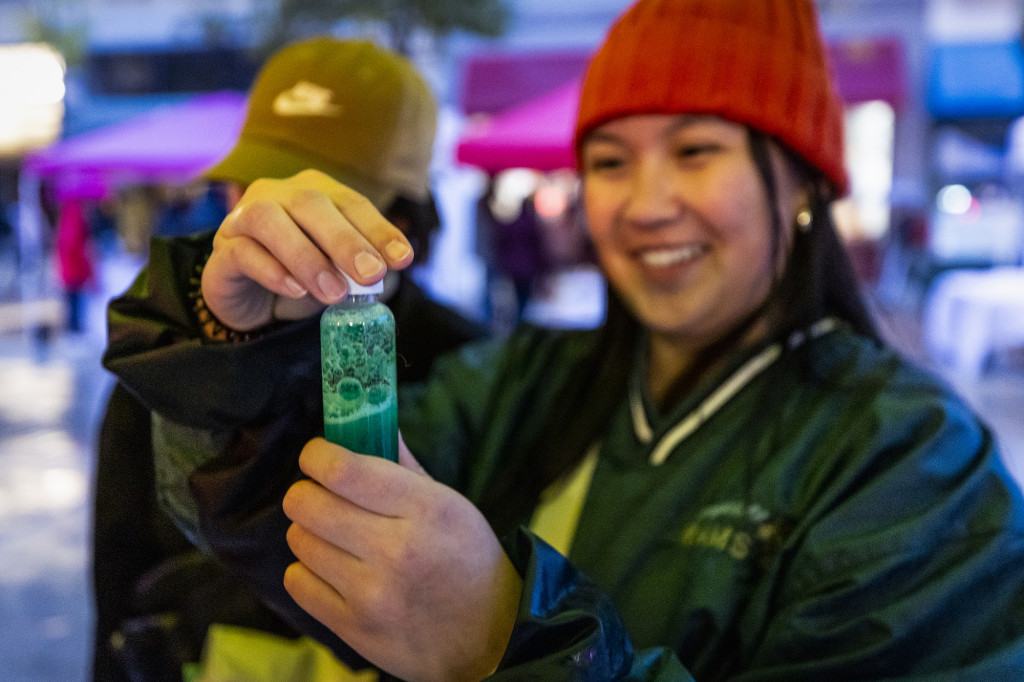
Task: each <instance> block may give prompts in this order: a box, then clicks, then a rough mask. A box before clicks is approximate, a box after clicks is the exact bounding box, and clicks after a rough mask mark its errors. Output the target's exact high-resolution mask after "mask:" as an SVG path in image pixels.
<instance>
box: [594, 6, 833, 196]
mask: <svg viewBox="0 0 1024 682" xmlns="http://www.w3.org/2000/svg"><path fill="white" fill-rule="evenodd" d="M655 112H656V113H702V114H714V115H716V116H721V117H722V118H725V119H728V120H730V121H734V122H736V123H742V124H745V125H748V126H750V127H751V128H755V129H757V130H759V131H761V132H763V133H767V134H768V135H771V136H774V137H775V138H777V139H779V140H780V141H781V142H783V143H784V144H785V145H787V146H788V147H789V148H790V149H791V150H793V151H794V152H796V153H797V154H798V155H799V156H801V157H803V158H804V159H805V160H806V161H807V162H809V163H810V164H811V165H813V166H814V167H816V168H818V169H819V170H821V171H822V173H824V174H825V176H826V177H827V178H828V179H829V180H831V181H832V183H833V184H834V186H835V189H836V191H837V193H838V194H845V193H846V191H847V190H848V180H847V177H846V170H845V167H844V165H843V108H842V104H841V102H840V100H839V97H838V96H837V94H836V91H835V87H834V85H833V83H832V78H831V73H830V70H829V66H828V63H827V58H826V55H825V47H824V43H823V40H822V37H821V34H820V32H819V29H818V17H817V13H816V11H815V8H814V2H813V0H639V2H637V3H636V4H634V5H633V6H632V7H630V8H629V9H628V10H626V12H625V13H624V14H623V15H622V16H621V17H619V19H618V20H617V21H616V22H615V24H614V25H613V26H612V28H611V30H610V32H609V33H608V37H607V38H606V39H605V42H604V44H603V45H602V46H601V47H600V49H599V50H598V52H597V53H596V54H595V55H594V58H593V60H592V61H591V62H590V66H589V67H588V69H587V74H586V77H585V79H584V81H583V91H582V95H581V98H580V111H579V118H578V119H577V122H576V139H575V144H576V150H577V153H578V152H579V149H580V144H581V142H582V141H583V139H584V137H585V136H586V135H587V133H589V132H590V131H591V130H592V129H593V128H595V127H596V126H599V125H601V124H602V123H605V122H607V121H609V120H611V119H613V118H618V117H620V116H625V115H629V114H637V113H655Z"/></svg>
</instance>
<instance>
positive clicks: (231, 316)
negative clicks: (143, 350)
mask: <svg viewBox="0 0 1024 682" xmlns="http://www.w3.org/2000/svg"><path fill="white" fill-rule="evenodd" d="M412 259H413V252H412V247H411V246H410V244H409V242H408V240H407V239H406V238H405V235H403V234H402V232H401V230H399V229H398V228H397V227H395V226H394V225H392V224H391V223H389V222H388V221H387V220H386V219H385V218H384V217H383V216H382V215H381V214H380V212H379V211H378V210H377V208H376V207H374V205H373V204H372V203H371V202H370V201H369V200H368V199H366V198H365V197H363V196H362V195H360V194H359V193H357V192H355V191H354V190H352V189H350V188H348V187H346V186H345V185H342V184H340V183H338V182H337V181H335V180H334V179H332V178H331V177H329V176H327V175H326V174H324V173H321V172H318V171H312V170H309V171H303V172H301V173H299V174H297V175H295V176H293V177H291V178H286V179H283V180H277V179H261V180H257V181H255V182H253V183H252V184H251V185H250V186H249V187H248V188H247V189H246V191H245V193H244V194H243V195H242V197H241V199H240V200H239V203H238V205H237V206H236V207H235V208H234V210H232V211H231V213H230V214H229V215H228V216H227V217H226V218H225V220H224V221H223V223H222V224H221V227H220V229H219V230H218V232H217V236H216V238H215V240H214V252H213V254H212V255H211V257H210V260H209V262H208V263H207V268H208V269H209V270H210V273H209V275H208V274H207V272H206V271H205V270H204V275H203V295H204V298H205V300H206V303H207V305H208V306H209V307H210V309H211V310H212V311H213V312H214V314H216V315H217V316H218V317H219V318H221V320H222V321H223V322H225V323H226V324H229V326H233V327H235V328H239V329H241V328H243V327H253V326H257V325H258V324H265V323H266V322H268V321H269V319H268V318H269V315H270V310H271V308H272V307H273V306H275V305H276V304H275V303H274V301H273V295H275V294H276V295H277V296H280V297H284V298H286V299H291V300H301V299H304V298H307V296H308V298H309V300H310V301H312V300H315V301H316V302H318V303H319V308H318V307H317V306H315V305H311V304H310V303H304V304H302V305H299V306H290V305H284V306H283V307H282V311H283V313H284V315H285V316H286V318H285V319H293V316H295V315H302V314H307V315H308V314H312V313H311V312H310V311H311V310H312V311H316V310H318V309H322V306H324V305H329V304H331V303H336V302H337V301H339V300H341V299H342V298H343V297H344V296H345V294H346V292H347V285H346V283H345V279H344V277H343V276H342V272H345V273H348V274H349V276H351V277H352V279H353V280H355V281H356V282H358V283H359V284H364V285H365V284H372V283H374V282H377V281H379V280H380V278H381V277H383V276H384V273H385V272H386V271H387V269H389V268H390V269H395V270H400V269H402V268H405V267H407V266H408V265H409V264H411V263H412ZM252 284H255V285H258V287H259V289H258V290H257V289H256V288H254V287H253V286H250V285H252ZM256 299H258V300H256ZM254 309H257V310H258V314H254V312H253V310H254ZM270 319H272V318H270Z"/></svg>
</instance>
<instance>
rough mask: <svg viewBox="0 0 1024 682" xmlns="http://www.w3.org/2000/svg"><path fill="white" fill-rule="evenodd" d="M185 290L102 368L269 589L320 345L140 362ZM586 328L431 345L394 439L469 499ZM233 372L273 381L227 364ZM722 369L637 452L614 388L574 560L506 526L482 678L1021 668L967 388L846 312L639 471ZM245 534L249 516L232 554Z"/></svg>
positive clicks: (993, 503)
mask: <svg viewBox="0 0 1024 682" xmlns="http://www.w3.org/2000/svg"><path fill="white" fill-rule="evenodd" d="M152 281H153V280H152V279H151V283H152ZM164 288H166V287H164ZM178 298H179V302H178V303H176V304H173V305H171V307H170V309H168V310H164V311H162V312H161V311H160V308H161V305H163V304H154V301H157V300H160V301H164V302H166V301H171V300H173V299H174V296H173V295H172V294H171V293H170V292H168V291H166V290H161V291H160V292H159V293H156V292H154V293H153V294H151V297H150V299H149V303H148V304H147V305H145V306H136V307H135V308H134V309H133V310H132V314H131V315H126V316H125V317H123V318H122V319H119V320H117V322H116V324H115V329H113V330H112V331H113V338H115V339H116V340H117V341H115V343H114V344H112V350H111V351H110V352H109V353H108V356H107V363H108V367H110V368H111V369H112V370H113V371H115V372H116V373H117V374H118V376H119V377H120V378H121V379H122V381H124V382H125V383H126V384H127V385H129V386H130V387H132V388H133V390H134V391H135V392H137V393H138V394H139V395H140V396H142V397H143V398H147V399H148V401H149V403H150V404H151V405H154V406H157V407H158V408H160V409H161V410H162V411H164V412H165V414H167V415H171V418H172V419H173V420H174V421H175V422H177V423H178V424H179V426H183V427H184V428H181V429H177V430H176V433H175V434H174V442H175V443H176V444H177V447H180V448H185V449H187V450H189V451H190V455H189V459H188V461H189V462H192V463H196V462H202V463H201V464H199V465H198V466H197V468H196V469H194V470H193V472H192V475H191V476H186V478H187V479H188V481H189V486H190V489H191V490H192V491H193V492H194V493H195V492H197V491H198V492H201V495H199V496H198V497H199V499H198V501H197V509H198V511H199V514H200V516H201V526H202V529H203V531H204V532H205V533H206V540H207V542H209V543H210V544H211V546H212V547H214V548H215V549H216V548H222V549H223V548H228V549H229V550H230V551H229V552H228V554H230V555H231V556H230V557H229V558H232V559H233V560H235V561H236V562H237V563H238V565H241V566H245V567H248V568H250V569H252V570H253V571H254V572H256V573H259V572H262V573H264V574H266V577H267V580H266V584H267V585H268V586H270V585H272V583H274V582H275V581H277V582H279V575H280V573H279V572H277V571H279V570H280V567H279V566H278V565H275V564H273V562H268V563H267V564H266V565H265V566H263V567H261V568H258V569H257V568H253V567H254V566H256V565H257V564H258V563H259V562H260V561H262V560H263V558H264V557H266V556H269V555H270V554H272V551H270V550H273V549H274V547H275V544H276V545H283V543H284V539H283V530H284V528H285V527H286V525H285V524H286V520H283V519H276V520H273V522H269V521H268V523H267V524H266V525H263V526H259V528H258V529H257V528H256V526H252V525H251V524H252V523H254V522H255V520H259V519H263V518H264V516H261V515H260V514H256V513H255V512H253V513H249V512H248V511H247V510H246V509H245V504H246V501H247V500H250V499H252V497H253V495H256V494H259V495H262V496H265V497H267V498H275V499H276V500H277V501H278V502H279V496H280V494H283V490H285V489H286V488H287V485H288V484H289V482H290V480H294V479H293V477H294V476H296V475H297V473H296V471H295V466H294V459H295V457H297V453H298V451H299V449H300V448H301V446H302V444H303V443H304V442H305V441H306V440H308V438H309V437H311V436H313V435H316V433H315V426H314V425H315V424H316V419H317V415H315V414H314V413H313V412H314V411H315V405H312V406H308V410H309V411H310V413H309V414H304V413H302V411H301V410H297V408H296V407H295V406H296V405H301V404H302V403H303V401H304V400H305V399H306V397H305V396H306V392H308V391H311V390H313V389H311V386H313V387H315V386H316V384H315V382H314V381H313V380H312V379H311V378H310V377H306V376H305V375H304V371H299V369H298V368H297V364H296V362H295V361H294V360H295V358H304V357H306V356H310V355H312V354H313V351H314V350H315V349H314V348H312V347H309V344H314V343H315V339H312V340H311V339H310V338H309V336H308V335H305V334H304V333H302V332H301V330H298V329H296V330H283V331H282V333H281V335H277V336H272V337H267V338H264V339H262V340H259V341H256V342H254V343H252V344H245V345H244V346H242V347H238V348H234V349H230V348H228V349H225V348H223V347H221V348H216V349H211V348H210V347H208V346H203V345H196V344H194V343H192V342H190V341H188V340H187V339H186V338H182V339H181V340H180V341H175V342H173V343H168V344H167V345H164V346H162V347H161V348H159V354H160V356H161V357H160V362H159V367H158V368H156V369H154V366H153V365H152V364H146V363H145V362H144V360H145V359H147V358H148V357H152V355H151V351H152V349H150V348H146V347H145V346H146V344H145V343H139V344H135V345H134V347H133V344H132V343H122V342H124V341H125V340H126V339H131V338H132V334H133V330H139V329H145V328H146V326H147V325H151V324H153V322H154V320H157V319H159V317H160V316H161V315H163V316H168V317H173V316H174V311H173V309H174V306H175V305H178V306H183V305H185V304H184V303H183V302H181V300H180V299H181V297H180V296H179V297H178ZM158 313H159V314H158ZM133 318H134V319H133ZM593 339H594V336H593V334H591V333H589V332H550V331H545V330H536V329H529V328H524V329H522V330H520V331H519V332H517V333H516V334H515V335H513V337H511V338H510V339H508V340H507V341H505V342H501V343H497V342H496V343H491V344H482V345H476V346H473V347H470V348H466V349H465V350H463V351H462V352H460V353H458V354H457V355H453V356H449V357H448V358H445V359H444V360H443V361H441V362H439V363H437V364H436V365H435V372H434V374H433V376H432V379H431V381H430V382H428V383H426V384H424V385H422V386H418V387H416V388H414V389H410V390H406V391H404V392H403V393H402V394H401V395H400V400H399V405H400V426H401V430H402V434H403V437H404V439H405V441H406V442H407V444H408V445H409V447H410V449H411V450H412V451H413V452H414V453H415V454H416V456H417V457H418V458H419V459H420V461H421V463H423V464H424V466H425V467H426V468H427V470H428V471H430V472H431V473H432V474H433V475H434V476H435V477H436V478H438V479H439V480H441V481H443V482H445V483H448V484H450V485H452V486H454V487H456V488H458V489H459V490H461V491H463V492H464V493H465V494H466V495H467V496H468V497H469V498H470V499H471V500H474V501H479V498H480V496H481V495H482V494H483V491H484V489H485V487H486V484H487V482H488V481H489V480H491V478H492V477H493V476H495V475H501V472H502V471H504V470H505V469H506V468H507V467H508V465H509V461H508V460H509V457H510V456H511V454H510V453H513V452H517V451H518V448H519V447H520V446H521V445H522V444H523V443H527V442H531V441H532V439H533V438H534V437H535V435H536V430H537V428H539V425H540V424H541V423H542V421H543V418H544V416H545V415H546V414H547V413H548V411H549V410H550V409H551V408H552V406H553V401H554V400H555V396H556V394H557V393H556V392H557V388H558V386H559V385H560V384H561V382H564V381H567V380H568V379H569V377H570V376H571V374H572V371H573V368H574V367H575V366H576V365H577V363H578V361H579V358H580V357H581V356H582V355H583V354H585V353H586V351H587V350H588V349H589V347H590V344H592V343H593ZM302 344H307V347H306V348H305V351H302V350H301V349H300V348H298V346H301V345H302ZM211 352H217V353H221V354H223V356H224V357H223V360H224V362H216V361H214V359H212V358H210V357H207V354H208V353H211ZM218 357H220V356H218ZM744 359H745V358H735V359H734V362H733V365H732V366H733V367H735V366H738V365H739V364H740V363H741V362H742V361H743V360H744ZM193 361H196V362H198V363H200V365H201V366H202V367H203V369H204V371H205V372H208V373H209V374H207V375H205V376H204V377H203V381H204V382H210V383H214V384H228V385H225V386H220V387H219V388H218V390H217V391H216V392H214V393H211V394H206V393H204V392H196V391H194V390H192V389H191V384H190V382H191V380H192V373H191V372H185V371H183V368H186V367H189V366H190V363H192V362H193ZM246 365H248V366H249V367H252V368H275V370H276V371H280V372H286V373H287V376H288V377H289V380H279V381H276V382H274V381H266V380H265V379H262V378H261V377H260V376H259V375H260V373H259V372H253V371H249V372H241V371H239V370H240V369H241V368H242V367H244V366H246ZM306 371H308V372H312V371H313V370H312V368H307V369H306ZM318 376H319V375H317V378H318ZM723 379H724V376H719V377H717V378H715V379H712V380H709V381H708V382H707V383H706V384H705V385H703V386H701V387H699V388H698V389H697V390H696V391H695V392H694V393H693V395H691V396H688V397H687V398H686V399H685V400H684V401H683V402H682V403H681V404H679V405H677V406H675V407H674V408H673V409H672V410H670V411H669V412H668V413H666V414H663V415H655V414H648V420H649V421H650V423H651V426H652V428H653V430H654V438H653V440H652V441H650V442H647V443H643V442H640V441H639V440H638V439H637V437H636V435H635V433H634V429H633V424H632V419H631V416H630V412H629V405H628V399H627V396H625V395H623V396H622V400H621V407H620V409H619V410H618V411H617V413H616V414H615V415H614V417H613V418H612V419H611V420H610V422H609V424H608V429H607V432H606V433H605V434H603V438H601V441H602V449H601V456H600V459H599V461H598V464H597V467H596V469H595V472H594V478H593V482H592V485H591V488H590V490H589V493H588V496H587V499H586V502H585V505H584V509H583V513H582V515H581V519H580V523H579V526H578V529H577V534H576V537H575V539H574V542H573V545H572V550H571V554H570V557H568V559H566V558H565V557H562V556H560V555H558V554H557V552H554V551H553V550H551V549H550V548H548V547H547V546H546V545H544V543H542V542H540V541H539V540H538V539H537V538H535V537H533V536H532V535H530V534H529V533H526V532H522V533H520V534H518V535H517V536H515V537H513V538H506V539H505V546H506V549H507V551H508V552H509V555H510V557H512V559H513V561H514V563H515V564H516V566H517V568H518V569H519V570H520V571H521V572H522V574H523V575H524V578H525V581H526V582H525V592H524V595H523V600H522V603H521V605H520V612H519V616H518V622H517V626H516V630H515V632H514V634H513V638H512V641H511V643H510V646H509V649H508V651H507V652H506V656H505V660H504V662H503V664H502V667H501V668H500V669H499V671H498V673H497V674H496V675H495V679H500V680H504V679H507V680H513V679H515V680H519V679H542V680H560V679H564V680H577V679H594V680H598V679H630V680H690V679H696V680H700V681H701V682H706V681H710V680H730V681H733V682H769V681H775V680H779V681H782V680H786V681H787V682H793V681H799V680H808V681H811V680H814V681H819V680H907V681H910V680H913V681H916V682H925V681H926V680H927V681H929V682H930V681H936V680H953V679H956V680H979V681H981V680H984V681H986V682H988V681H991V680H1020V679H1024V571H1022V570H1021V568H1020V566H1021V565H1024V503H1022V500H1021V495H1020V491H1019V489H1018V488H1017V487H1016V485H1015V484H1014V482H1013V480H1012V479H1011V477H1010V476H1009V474H1008V473H1007V471H1006V469H1005V467H1004V466H1003V464H1002V462H1001V461H1000V459H999V454H998V450H997V448H996V445H995V443H994V441H993V438H992V434H991V433H990V432H989V430H988V429H987V428H986V427H985V425H984V424H982V423H980V422H979V421H978V419H977V418H976V417H974V416H973V415H972V414H971V412H970V411H969V409H968V408H967V407H966V405H965V404H964V403H963V402H962V401H961V400H959V399H958V398H956V397H955V396H954V395H953V394H952V393H951V392H950V391H949V390H948V389H947V388H946V387H945V386H943V385H942V384H941V383H939V382H938V381H936V380H935V379H934V378H932V377H931V376H929V375H928V374H926V373H923V372H921V371H919V370H918V369H917V368H915V367H914V366H912V365H911V364H909V363H908V362H906V361H905V360H904V359H902V358H901V357H899V356H898V355H897V354H895V353H894V352H892V351H891V350H888V349H886V348H881V347H878V346H877V344H875V343H874V342H872V341H869V340H867V339H863V338H860V337H857V336H856V335H854V334H853V333H851V332H850V331H848V330H845V329H840V330H838V331H835V332H832V333H828V334H826V335H824V336H822V337H820V338H818V339H816V340H813V341H810V342H808V343H807V344H806V345H805V346H804V347H802V348H801V349H799V350H797V351H794V352H790V353H786V354H784V355H783V356H782V357H781V358H780V359H779V360H778V361H776V363H775V364H773V365H772V366H771V367H769V368H768V369H767V370H765V371H764V372H763V373H762V374H760V375H759V376H757V377H756V378H754V379H753V380H752V381H751V382H750V383H749V384H747V385H746V386H744V387H743V388H742V390H740V391H739V392H738V393H737V394H736V395H735V396H734V397H733V398H732V399H731V400H729V401H728V402H727V403H725V405H724V406H722V407H721V409H719V410H717V411H716V412H714V413H713V414H712V415H710V416H709V417H708V418H707V420H706V422H705V423H703V424H702V425H701V426H700V427H699V428H698V429H697V430H696V431H695V432H694V433H693V434H692V435H691V436H690V437H688V438H686V439H685V440H683V441H682V442H681V443H679V444H678V446H677V447H676V448H675V450H674V451H673V452H672V454H671V455H670V456H669V457H668V459H667V460H666V461H665V462H664V464H662V465H660V466H652V465H651V464H649V461H648V459H649V456H650V453H651V451H652V450H653V449H654V448H655V447H656V445H657V442H658V440H659V439H660V437H661V436H662V435H664V434H665V433H666V432H668V431H669V430H670V429H671V428H672V427H673V426H674V425H675V424H677V423H678V422H679V421H680V420H681V419H683V418H685V416H686V415H687V414H688V413H689V412H690V411H691V410H692V409H693V408H694V407H695V406H696V405H697V404H699V402H700V401H701V400H702V399H703V398H704V397H705V396H706V395H708V393H710V392H711V391H712V390H713V389H714V388H715V387H716V386H717V384H718V382H720V381H722V380H723ZM231 396H237V398H235V399H232V398H231ZM241 396H245V398H244V400H243V399H242V398H241ZM233 400H234V401H233ZM648 402H649V401H648ZM580 409H581V410H582V409H586V405H581V406H580ZM159 428H161V427H159V426H158V429H159ZM190 431H191V434H190V433H189V432H190ZM218 444H224V447H223V449H221V450H218V447H217V445H218ZM171 459H172V460H173V459H174V458H171ZM237 462H245V472H243V473H245V475H246V476H250V477H251V480H246V479H245V478H244V477H236V478H232V479H230V480H231V483H230V485H229V484H228V483H227V482H226V481H227V478H226V477H225V475H224V473H225V469H224V467H225V465H226V464H230V463H237ZM212 472H216V473H217V476H214V475H212ZM257 474H258V475H257ZM275 504H276V502H275ZM261 513H262V512H261ZM267 518H269V517H267ZM245 524H250V525H245ZM274 524H277V525H274ZM237 527H245V528H247V529H248V530H249V531H250V532H249V534H248V535H247V541H248V542H251V543H252V544H251V546H249V547H247V548H246V550H245V552H242V551H241V550H240V549H239V547H240V545H239V544H238V543H239V539H238V537H236V536H235V535H234V534H233V529H235V528H237ZM257 530H258V532H257ZM260 542H262V543H265V544H266V548H261V546H260V545H259V543H260ZM267 589H272V587H267ZM327 639H329V635H328V636H325V640H324V641H327Z"/></svg>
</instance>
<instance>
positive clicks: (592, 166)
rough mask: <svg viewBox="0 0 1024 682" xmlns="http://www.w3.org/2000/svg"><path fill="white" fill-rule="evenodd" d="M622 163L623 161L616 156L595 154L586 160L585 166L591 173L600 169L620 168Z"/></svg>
mask: <svg viewBox="0 0 1024 682" xmlns="http://www.w3.org/2000/svg"><path fill="white" fill-rule="evenodd" d="M624 163H625V162H624V161H623V160H622V159H621V158H620V157H617V156H597V157H594V158H592V159H589V160H588V161H587V164H586V168H587V170H588V171H589V172H591V173H599V172H601V171H609V170H615V169H617V168H621V167H622V166H623V165H624Z"/></svg>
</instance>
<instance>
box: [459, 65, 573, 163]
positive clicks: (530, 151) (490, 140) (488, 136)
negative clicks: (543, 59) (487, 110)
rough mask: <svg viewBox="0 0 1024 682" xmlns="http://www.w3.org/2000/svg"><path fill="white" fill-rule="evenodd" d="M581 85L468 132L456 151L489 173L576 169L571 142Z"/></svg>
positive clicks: (541, 98) (476, 125) (487, 120)
mask: <svg viewBox="0 0 1024 682" xmlns="http://www.w3.org/2000/svg"><path fill="white" fill-rule="evenodd" d="M579 96H580V82H579V81H578V80H573V81H571V82H569V83H566V84H565V85H562V86H559V87H557V88H555V89H554V90H552V91H550V92H548V93H546V94H544V95H541V96H539V97H537V98H535V99H532V100H529V101H527V102H525V103H523V104H519V105H515V106H513V107H510V108H509V109H506V110H505V111H503V112H501V113H500V114H496V115H494V116H491V117H488V118H482V119H478V120H476V121H474V122H472V123H470V125H469V126H468V127H467V129H466V131H465V132H464V133H463V134H462V136H461V138H460V140H459V143H458V146H457V147H456V151H455V158H456V159H457V160H458V161H460V162H461V163H465V164H469V165H472V166H477V167H479V168H481V169H483V170H485V171H487V172H489V173H497V172H500V171H503V170H506V169H508V168H533V169H535V170H539V171H545V172H546V171H553V170H559V169H563V168H575V167H576V159H575V156H574V154H573V148H572V136H573V126H574V124H575V122H576V112H577V109H578V107H579Z"/></svg>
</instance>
